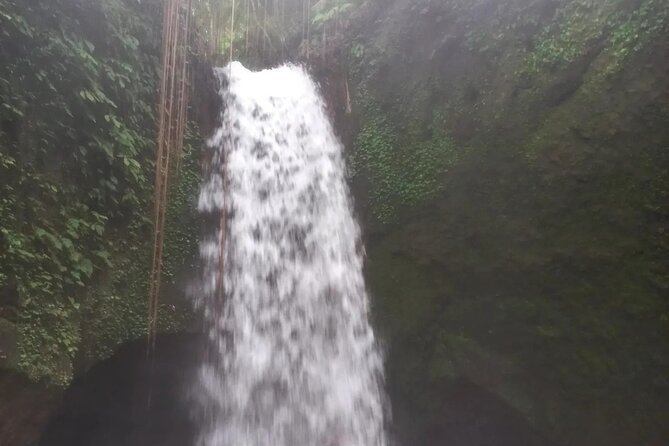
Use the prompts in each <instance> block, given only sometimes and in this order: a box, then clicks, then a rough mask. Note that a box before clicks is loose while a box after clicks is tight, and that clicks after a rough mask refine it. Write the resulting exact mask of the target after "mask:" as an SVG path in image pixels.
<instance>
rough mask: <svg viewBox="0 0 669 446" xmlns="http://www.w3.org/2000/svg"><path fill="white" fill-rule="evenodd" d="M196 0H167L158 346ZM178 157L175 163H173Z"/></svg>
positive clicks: (152, 312) (153, 318) (153, 299)
mask: <svg viewBox="0 0 669 446" xmlns="http://www.w3.org/2000/svg"><path fill="white" fill-rule="evenodd" d="M192 1H193V0H165V4H164V17H163V46H162V54H163V56H162V57H163V61H162V65H163V67H162V73H161V76H160V99H159V101H158V119H159V121H158V141H157V149H156V173H155V181H154V195H153V200H154V215H153V222H154V238H153V264H152V266H151V277H150V285H149V309H148V341H149V349H150V350H151V351H152V350H153V348H154V347H155V340H156V334H157V331H158V307H159V296H160V284H161V275H162V269H163V244H164V240H165V216H166V213H167V190H168V185H169V179H170V174H171V170H174V171H178V167H179V164H180V162H181V153H182V151H183V143H184V136H185V132H186V122H187V114H188V92H189V89H188V87H189V78H190V69H189V66H188V51H189V47H190V45H189V44H190V34H191V32H190V28H191V15H192ZM172 159H174V160H175V163H174V164H175V166H176V168H174V167H173V166H171V165H170V162H171V160H172Z"/></svg>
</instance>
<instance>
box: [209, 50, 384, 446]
mask: <svg viewBox="0 0 669 446" xmlns="http://www.w3.org/2000/svg"><path fill="white" fill-rule="evenodd" d="M217 75H218V77H219V79H220V80H221V85H222V87H221V90H220V95H221V97H222V100H223V104H224V106H223V112H222V113H221V117H220V128H218V129H217V131H216V133H215V134H214V136H213V137H212V138H211V140H210V141H209V146H210V148H211V150H212V160H211V164H210V169H209V170H210V172H209V173H208V174H207V176H206V179H205V182H204V184H203V186H202V189H201V193H200V201H199V208H200V211H201V212H202V213H203V214H204V215H205V216H206V217H207V219H208V220H211V221H212V222H213V223H215V224H213V225H212V226H213V227H214V228H215V229H214V230H212V231H211V232H210V233H209V234H208V235H206V236H205V237H204V238H203V241H202V243H201V249H200V250H201V256H202V259H203V263H204V285H203V290H202V292H201V293H200V297H199V298H198V304H199V305H200V306H201V307H202V308H203V309H204V314H205V320H206V323H207V324H208V329H209V340H210V344H211V345H210V354H209V357H208V358H207V359H206V361H205V362H204V364H203V365H202V369H201V373H200V376H199V382H198V390H197V391H196V395H197V397H198V399H199V400H198V404H199V406H200V408H201V409H202V413H203V415H204V420H203V422H202V431H201V436H200V444H201V445H204V446H385V445H386V444H387V440H386V433H385V429H384V420H386V419H387V414H386V412H387V410H386V407H385V406H386V404H385V396H384V392H383V389H382V384H383V360H382V355H381V354H380V352H379V348H378V346H377V341H376V340H375V337H374V333H373V331H372V328H371V325H370V322H369V299H368V296H367V293H366V291H365V285H364V281H363V275H362V266H363V253H362V247H361V245H360V231H359V228H358V226H357V224H356V222H355V221H354V219H353V216H352V210H351V201H350V197H349V193H348V189H347V185H346V182H345V177H344V171H345V167H344V161H343V155H342V146H341V144H340V143H339V141H338V140H337V138H336V137H335V136H334V134H333V130H332V127H331V125H330V123H329V121H328V119H327V116H326V114H325V111H324V105H323V101H322V100H321V98H320V96H319V94H318V91H317V87H316V85H315V84H314V82H313V81H312V80H311V79H310V78H309V76H308V75H307V74H306V72H305V71H304V70H303V69H302V68H300V67H295V66H282V67H280V68H276V69H272V70H265V71H260V72H251V71H249V70H247V69H246V68H244V67H243V66H242V65H241V64H239V63H237V62H234V63H232V64H231V65H229V66H228V67H226V68H222V69H217ZM221 280H222V284H221ZM221 289H222V290H224V291H223V292H221V291H220V290H221Z"/></svg>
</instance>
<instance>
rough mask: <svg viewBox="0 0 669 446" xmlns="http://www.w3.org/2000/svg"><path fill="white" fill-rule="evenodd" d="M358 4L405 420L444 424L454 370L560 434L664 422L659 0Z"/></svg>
mask: <svg viewBox="0 0 669 446" xmlns="http://www.w3.org/2000/svg"><path fill="white" fill-rule="evenodd" d="M354 23H357V24H358V25H359V27H358V29H357V31H356V32H353V33H351V35H352V37H351V38H350V40H349V45H348V56H347V60H348V67H349V83H350V85H351V95H352V98H353V113H352V115H351V118H350V122H352V123H353V127H354V128H355V131H354V132H353V136H352V138H351V139H352V141H353V144H352V147H351V148H350V151H349V165H350V170H351V172H350V173H351V180H352V185H353V190H354V192H355V195H356V201H357V206H358V208H359V210H360V214H361V216H362V219H363V225H364V227H365V230H366V233H367V238H368V243H367V245H368V261H367V275H368V280H369V286H370V288H371V291H372V294H373V297H374V307H375V315H376V316H377V319H378V326H379V328H380V331H381V332H382V334H383V336H384V338H385V340H386V342H387V344H388V345H389V363H388V369H389V385H390V388H391V392H392V393H393V395H394V397H395V400H396V402H397V405H398V412H397V416H396V421H397V422H398V423H399V424H401V425H406V426H409V427H411V429H413V430H414V431H416V430H420V427H419V426H427V425H429V424H430V423H438V422H439V415H438V414H439V413H441V411H442V409H443V408H444V407H447V406H448V400H447V398H446V397H445V396H444V395H440V394H439V392H435V391H434V389H435V388H439V385H440V384H439V383H443V382H448V381H453V380H455V379H458V378H463V377H464V378H466V379H468V380H470V381H473V382H475V383H477V384H478V385H482V386H484V387H486V388H487V389H489V390H491V391H493V392H494V393H495V394H497V395H498V396H500V397H502V398H503V399H504V400H505V401H507V402H508V403H509V404H511V405H512V406H514V407H516V408H517V409H519V410H520V411H521V412H522V413H523V414H524V415H525V416H526V417H527V419H528V420H530V421H531V422H532V423H533V424H534V425H535V426H536V427H537V428H538V429H539V430H540V431H541V432H543V433H544V434H545V436H546V437H548V438H552V439H555V440H557V441H558V442H559V443H562V444H571V445H594V444H598V445H599V444H601V445H629V444H661V443H663V442H666V441H669V440H667V438H668V437H667V435H668V434H669V433H668V432H667V426H666V420H667V414H669V378H668V376H669V375H668V374H667V372H668V371H669V301H668V300H667V296H668V295H669V252H668V249H669V200H668V198H669V127H668V126H667V123H669V37H668V36H669V4H668V3H667V2H665V1H661V0H639V1H630V0H627V1H615V0H607V1H587V0H564V1H549V0H534V1H527V0H522V1H521V0H517V1H516V0H502V1H500V0H475V1H471V0H467V1H459V0H443V1H436V2H435V1H408V0H396V1H392V2H367V4H366V8H363V9H362V10H361V11H360V13H359V17H357V19H356V20H354ZM370 24H373V25H370ZM400 406H401V407H400ZM411 429H408V430H407V432H409V431H410V430H411ZM407 435H408V436H409V440H410V441H411V440H412V439H411V433H410V432H409V433H408V434H407ZM413 441H414V442H415V441H416V440H415V438H413ZM653 442H656V443H653ZM409 444H414V443H411V442H410V443H409Z"/></svg>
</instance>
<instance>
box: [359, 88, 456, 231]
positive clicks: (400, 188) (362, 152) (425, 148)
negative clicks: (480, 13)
mask: <svg viewBox="0 0 669 446" xmlns="http://www.w3.org/2000/svg"><path fill="white" fill-rule="evenodd" d="M361 102H362V103H363V106H362V113H363V116H364V118H363V125H362V128H361V129H360V132H359V133H358V134H357V136H356V140H355V152H354V153H353V156H352V157H351V158H350V162H349V166H350V170H351V174H352V175H354V176H355V175H356V174H357V173H359V172H365V173H366V174H367V175H368V178H369V180H370V182H371V197H370V205H371V207H372V212H373V214H374V217H375V218H376V219H378V220H379V221H380V222H381V223H389V222H390V221H392V220H393V219H394V218H395V217H396V215H397V212H398V210H399V209H400V208H402V207H410V206H415V205H417V204H420V203H421V202H424V201H425V200H427V199H429V198H430V197H432V196H434V195H435V194H436V193H438V192H439V191H440V190H442V187H443V183H442V179H443V176H444V174H445V173H446V172H447V171H448V168H449V167H450V166H452V165H453V164H454V163H455V162H456V161H457V159H458V156H459V154H458V149H457V147H456V145H455V142H454V141H453V139H452V138H451V137H450V135H449V134H448V132H447V131H446V129H445V118H444V116H443V114H442V113H440V112H436V113H434V116H433V118H432V122H431V123H430V125H429V126H428V129H427V132H428V136H427V137H424V136H423V135H422V134H421V132H419V131H418V130H414V131H410V132H408V135H405V136H404V137H403V138H400V137H399V136H398V131H397V130H396V128H395V127H394V126H393V125H392V123H391V121H390V119H389V118H388V116H387V115H385V114H384V113H383V112H382V111H381V108H380V107H379V105H378V104H376V103H374V102H373V101H371V100H369V99H367V100H363V101H361ZM407 136H408V137H407Z"/></svg>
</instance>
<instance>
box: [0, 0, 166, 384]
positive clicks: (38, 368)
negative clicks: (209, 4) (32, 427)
mask: <svg viewBox="0 0 669 446" xmlns="http://www.w3.org/2000/svg"><path fill="white" fill-rule="evenodd" d="M160 12H161V8H160V4H159V2H152V1H149V2H142V3H138V2H135V1H131V0H127V1H126V0H99V1H96V2H85V1H80V0H54V1H49V2H35V1H13V0H0V29H1V32H0V57H1V58H2V60H3V61H6V62H7V63H3V65H2V66H0V122H1V123H2V133H0V187H1V189H2V194H1V195H0V196H1V198H0V294H1V295H2V296H1V297H2V298H3V299H2V300H3V302H9V303H10V304H9V305H10V306H11V307H13V309H14V312H15V314H16V315H17V316H16V319H15V320H13V321H12V322H13V323H15V324H16V326H17V328H18V334H19V338H18V363H17V366H18V368H20V369H21V370H23V371H25V372H26V373H27V374H28V375H29V376H30V377H32V378H33V379H36V380H44V381H46V382H48V383H52V384H59V385H60V384H65V383H66V382H67V381H68V380H69V379H70V378H71V376H72V373H73V366H72V364H73V362H74V361H75V359H77V358H80V359H84V360H85V359H86V357H85V356H86V355H87V354H89V353H91V352H93V353H91V354H102V353H105V354H106V353H109V351H110V349H111V348H114V347H115V346H116V345H117V344H118V343H119V342H121V341H123V340H125V339H129V338H131V337H136V336H138V335H140V334H142V333H143V332H144V331H145V328H144V325H145V323H146V303H145V300H146V294H147V293H146V292H145V290H144V289H143V287H144V284H145V283H146V282H147V280H148V272H146V271H145V267H144V265H149V264H150V262H149V260H148V259H147V258H146V255H147V254H146V253H147V252H150V249H149V248H144V244H145V241H146V240H148V239H150V236H149V235H150V223H149V222H148V220H147V218H146V214H147V211H148V210H149V209H150V206H149V201H150V197H151V187H152V178H153V165H152V158H153V151H154V144H153V140H154V132H155V123H154V113H153V111H154V102H155V92H156V85H157V70H156V67H157V66H158V63H159V40H160V24H161V21H160ZM110 283H111V284H112V285H109V284H110ZM105 284H107V285H105ZM114 284H116V285H114ZM119 284H123V286H117V285H119ZM129 284H130V285H129ZM105 287H106V289H107V290H109V289H111V290H112V291H110V292H106V291H105ZM92 327H94V329H93V328H92Z"/></svg>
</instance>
